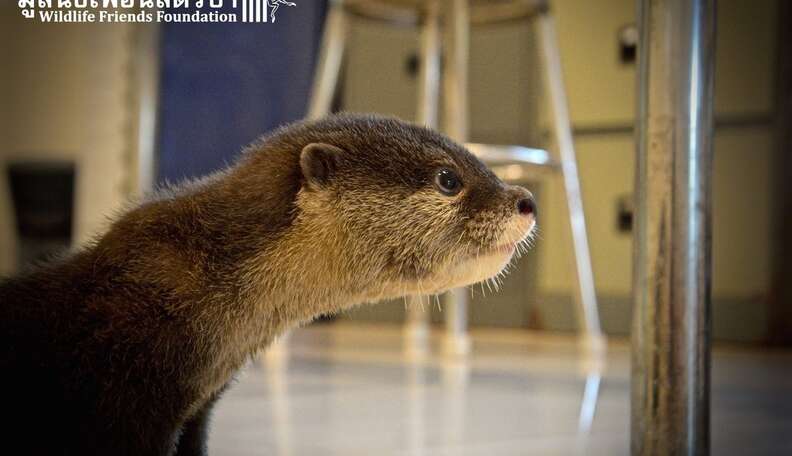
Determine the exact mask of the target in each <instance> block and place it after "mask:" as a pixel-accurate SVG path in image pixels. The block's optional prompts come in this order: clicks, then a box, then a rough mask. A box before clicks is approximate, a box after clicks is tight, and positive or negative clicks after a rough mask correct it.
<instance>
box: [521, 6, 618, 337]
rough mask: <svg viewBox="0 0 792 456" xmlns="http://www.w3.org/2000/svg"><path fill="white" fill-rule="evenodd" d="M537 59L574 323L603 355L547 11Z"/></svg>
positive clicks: (555, 44)
mask: <svg viewBox="0 0 792 456" xmlns="http://www.w3.org/2000/svg"><path fill="white" fill-rule="evenodd" d="M536 21H537V30H538V39H539V48H540V54H539V55H540V58H541V61H542V66H543V67H544V80H543V82H544V84H545V87H546V89H545V90H546V91H547V96H548V98H549V102H550V103H549V105H550V109H551V116H552V118H551V119H552V125H553V139H554V141H555V146H556V148H557V150H558V157H559V159H560V162H561V174H562V176H563V181H564V193H565V196H566V202H567V211H568V213H569V225H570V232H571V234H572V246H573V248H574V254H575V276H574V278H575V293H574V298H575V304H576V306H575V307H576V309H577V313H578V316H577V320H578V323H579V324H580V327H581V329H582V330H583V332H584V335H583V336H584V338H583V339H582V340H583V342H584V345H585V347H586V348H587V349H588V350H590V351H593V352H602V350H604V345H605V337H604V335H603V334H602V329H601V327H600V320H599V309H598V307H597V293H596V290H595V288H594V272H593V270H592V267H591V254H590V251H589V245H588V234H587V230H586V217H585V215H584V213H583V197H582V196H581V194H580V179H579V177H578V168H577V156H576V155H575V145H574V140H573V137H572V126H571V125H572V124H571V121H570V118H569V111H568V108H567V104H568V103H567V96H566V90H565V88H564V77H563V71H562V68H561V51H560V49H559V48H558V38H557V35H556V29H555V20H554V19H553V16H552V14H551V13H550V11H549V10H548V9H547V8H544V10H543V11H542V12H541V14H539V16H538V17H537V19H536Z"/></svg>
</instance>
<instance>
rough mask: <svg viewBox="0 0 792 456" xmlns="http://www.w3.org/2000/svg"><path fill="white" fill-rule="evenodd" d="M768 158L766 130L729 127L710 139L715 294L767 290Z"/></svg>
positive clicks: (737, 294) (744, 294)
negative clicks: (713, 141) (713, 156)
mask: <svg viewBox="0 0 792 456" xmlns="http://www.w3.org/2000/svg"><path fill="white" fill-rule="evenodd" d="M771 154H772V133H771V130H770V129H769V128H751V129H748V128H745V129H729V130H722V131H720V132H718V134H716V135H715V164H714V175H713V189H714V196H713V205H714V207H713V239H712V250H713V254H712V256H713V258H712V259H713V268H714V276H713V290H714V294H715V296H729V297H751V296H754V297H759V296H762V295H763V294H764V293H766V291H767V286H768V283H769V282H768V279H769V261H770V253H769V249H770V236H769V234H770V224H769V220H770V197H769V195H770V175H771V173H770V163H771V161H770V156H771Z"/></svg>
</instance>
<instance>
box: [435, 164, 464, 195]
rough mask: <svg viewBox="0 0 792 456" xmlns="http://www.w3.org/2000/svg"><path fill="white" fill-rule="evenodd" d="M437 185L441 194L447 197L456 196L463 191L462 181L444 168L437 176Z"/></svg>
mask: <svg viewBox="0 0 792 456" xmlns="http://www.w3.org/2000/svg"><path fill="white" fill-rule="evenodd" d="M435 185H437V189H438V190H440V193H442V194H444V195H447V196H454V195H456V194H457V193H459V191H460V190H462V181H461V180H459V177H458V176H457V175H456V173H455V172H453V171H451V170H450V169H446V168H443V169H441V170H440V171H438V172H437V174H436V175H435Z"/></svg>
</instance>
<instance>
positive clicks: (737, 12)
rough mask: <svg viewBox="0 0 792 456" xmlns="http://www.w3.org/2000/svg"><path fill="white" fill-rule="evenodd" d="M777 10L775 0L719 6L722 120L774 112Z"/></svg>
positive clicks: (724, 1)
mask: <svg viewBox="0 0 792 456" xmlns="http://www.w3.org/2000/svg"><path fill="white" fill-rule="evenodd" d="M783 1H788V0H783ZM776 9H777V3H776V0H754V1H746V0H721V1H719V2H718V29H717V34H718V38H717V43H716V46H717V53H716V56H715V108H716V111H717V113H718V115H719V116H734V115H746V114H769V113H771V112H772V110H773V106H774V103H773V84H774V81H773V77H774V76H773V72H774V65H775V58H776V51H775V40H776V30H777V27H776V25H777V23H778V20H777V18H776Z"/></svg>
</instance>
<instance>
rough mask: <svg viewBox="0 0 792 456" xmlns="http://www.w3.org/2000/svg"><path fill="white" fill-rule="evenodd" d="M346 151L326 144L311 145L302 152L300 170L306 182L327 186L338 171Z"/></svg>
mask: <svg viewBox="0 0 792 456" xmlns="http://www.w3.org/2000/svg"><path fill="white" fill-rule="evenodd" d="M343 152H344V151H343V150H341V149H339V148H338V147H336V146H331V145H330V144H325V143H311V144H308V145H307V146H305V147H304V148H303V150H302V152H300V168H302V173H303V176H305V181H306V182H313V183H316V184H318V185H324V184H327V183H328V182H329V181H330V177H331V176H332V175H333V173H335V171H336V170H337V169H338V163H339V161H340V159H341V157H340V155H341V154H342V153H343Z"/></svg>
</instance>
